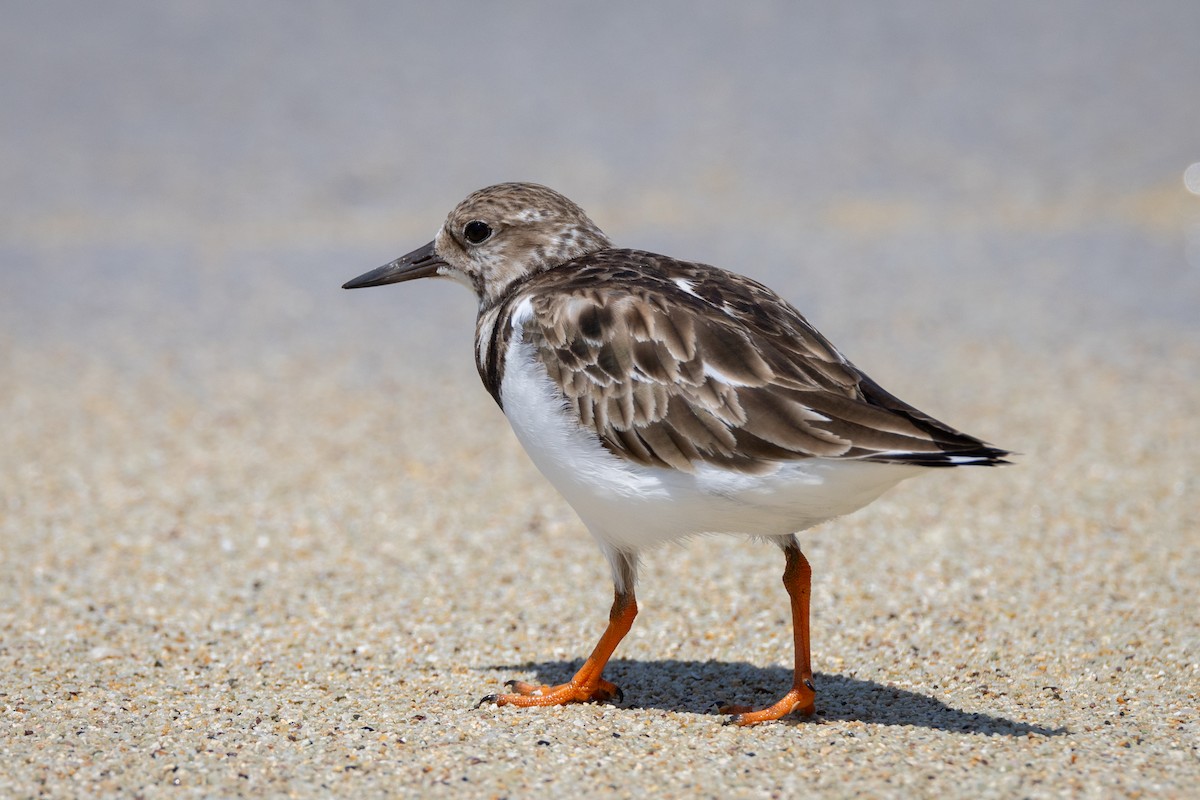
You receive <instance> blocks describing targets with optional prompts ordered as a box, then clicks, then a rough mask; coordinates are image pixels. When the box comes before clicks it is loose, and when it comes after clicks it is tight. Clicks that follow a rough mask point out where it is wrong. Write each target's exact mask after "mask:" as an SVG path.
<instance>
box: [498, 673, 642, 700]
mask: <svg viewBox="0 0 1200 800" xmlns="http://www.w3.org/2000/svg"><path fill="white" fill-rule="evenodd" d="M504 685H505V686H507V687H509V688H510V689H512V690H513V691H512V692H511V693H508V694H489V695H488V696H487V697H484V698H483V699H482V700H480V701H479V703H480V705H482V704H483V703H495V704H496V705H498V706H520V707H529V706H565V705H567V704H568V703H603V702H607V701H609V700H613V699H615V700H616V701H617V702H620V701H621V700H622V699H623V695H622V693H621V689H620V687H619V686H617V685H616V684H615V683H610V682H609V681H606V680H604V679H603V678H600V679H598V680H596V681H593V682H591V683H590V685H589V684H587V683H583V682H577V681H574V680H572V681H571V682H569V683H560V684H559V685H558V686H539V685H538V684H535V683H525V682H524V681H509V682H508V683H506V684H504Z"/></svg>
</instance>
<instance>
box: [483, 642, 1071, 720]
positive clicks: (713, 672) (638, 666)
mask: <svg viewBox="0 0 1200 800" xmlns="http://www.w3.org/2000/svg"><path fill="white" fill-rule="evenodd" d="M582 663H583V662H582V661H580V660H576V661H539V662H526V663H524V664H507V665H497V666H489V667H486V668H485V669H490V670H499V671H501V672H504V673H510V672H522V673H525V674H530V673H532V674H533V676H534V681H535V682H539V683H547V684H552V685H553V684H557V683H564V682H566V681H569V680H570V679H571V676H572V675H574V674H575V671H576V670H578V669H579V667H580V666H581V665H582ZM604 676H605V677H606V678H608V679H609V680H611V681H612V682H613V683H615V684H617V685H618V686H620V687H621V688H622V690H623V692H624V699H623V700H622V701H621V702H620V703H619V704H618V705H621V706H624V707H626V708H656V709H662V710H666V711H684V712H690V713H693V714H719V713H720V711H719V708H720V707H721V706H722V705H725V704H726V703H738V704H745V705H750V706H753V707H756V708H760V707H763V706H766V705H770V704H771V703H773V702H774V701H776V700H778V699H779V696H780V695H781V694H782V693H783V692H784V691H785V690H786V689H787V687H789V686H791V683H792V671H791V670H790V669H786V668H784V667H756V666H754V665H753V664H747V663H745V662H722V661H678V660H674V659H667V660H663V661H637V660H631V659H614V660H613V661H611V662H609V664H608V667H607V668H606V669H605V671H604ZM813 681H814V683H815V684H816V688H817V714H816V716H817V718H818V719H823V720H854V721H858V722H866V723H871V724H874V725H908V726H914V727H921V728H933V729H936V730H944V731H953V732H957V733H975V734H983V735H987V736H1026V735H1028V734H1035V735H1038V736H1060V735H1063V734H1065V733H1068V731H1067V729H1066V728H1048V727H1044V726H1042V725H1030V724H1028V723H1025V722H1017V721H1016V720H1011V719H1006V718H1005V717H1000V716H993V715H990V714H982V713H979V712H968V711H959V710H958V709H956V708H951V707H950V706H948V705H946V704H945V703H943V702H942V701H940V700H937V699H935V698H933V697H930V696H928V695H924V694H919V693H917V692H910V691H907V690H905V689H897V688H895V687H893V686H885V685H883V684H881V683H876V682H874V681H867V680H860V679H858V678H848V677H846V676H845V675H831V674H828V673H816V674H815V675H814V676H813ZM786 719H787V721H789V722H794V723H802V722H803V718H802V717H799V716H797V715H792V716H790V717H787V718H786Z"/></svg>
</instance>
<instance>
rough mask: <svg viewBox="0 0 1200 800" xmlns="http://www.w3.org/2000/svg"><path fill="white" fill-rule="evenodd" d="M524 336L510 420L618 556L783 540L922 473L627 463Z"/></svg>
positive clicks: (834, 463) (507, 367)
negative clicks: (575, 406)
mask: <svg viewBox="0 0 1200 800" xmlns="http://www.w3.org/2000/svg"><path fill="white" fill-rule="evenodd" d="M516 316H519V314H518V315H516ZM520 333H521V332H520V328H519V327H518V328H517V330H514V331H513V338H512V339H511V340H510V342H509V347H508V352H507V354H506V356H505V361H504V378H503V382H502V384H501V389H500V392H501V400H502V402H503V406H504V413H505V416H507V417H508V421H509V423H510V424H511V425H512V427H513V431H514V432H515V433H516V435H517V439H518V440H520V442H521V445H522V446H523V447H524V448H525V451H526V452H527V453H528V454H529V457H530V458H531V459H532V460H533V463H534V464H535V465H536V466H537V468H538V469H539V470H541V472H542V474H543V475H545V476H546V477H547V478H548V479H549V480H550V482H551V483H552V484H554V487H555V488H556V489H558V491H559V492H560V493H561V494H562V495H563V497H565V498H566V500H567V502H568V503H570V504H571V506H572V507H573V508H574V509H575V511H576V513H577V514H579V516H580V518H581V519H582V520H583V522H584V524H585V525H587V527H588V529H589V530H590V531H591V532H592V535H593V536H595V537H596V538H597V539H599V540H600V541H601V542H604V543H606V544H608V545H611V546H613V547H616V548H619V549H621V550H626V551H634V552H636V551H637V550H640V549H642V548H645V547H650V546H653V545H656V544H661V543H663V542H669V541H672V540H675V539H680V538H683V537H686V536H690V535H694V534H700V533H730V534H743V535H754V536H784V535H787V534H790V533H795V532H797V531H801V530H804V529H805V528H809V527H811V526H813V525H816V524H818V523H820V522H824V521H825V520H827V519H831V518H833V517H837V516H841V515H843V514H848V513H850V512H851V511H855V510H857V509H859V508H861V507H863V506H864V505H866V504H867V503H870V502H871V501H872V500H874V499H875V498H877V497H879V495H881V494H883V492H885V491H887V490H888V489H889V488H891V487H892V486H894V485H895V484H897V483H899V482H900V481H901V480H903V479H905V478H907V477H910V476H912V475H914V474H917V473H919V472H920V471H921V470H920V468H919V467H907V466H901V465H895V464H879V463H872V462H866V461H850V460H836V459H820V458H811V459H802V460H797V461H792V462H787V463H782V464H780V466H779V469H778V470H776V471H775V472H774V473H773V474H770V475H766V476H763V475H746V474H743V473H740V472H733V471H729V470H724V469H719V468H716V467H712V466H708V465H698V468H697V470H696V471H695V472H693V473H687V472H680V471H678V470H673V469H665V468H661V467H650V466H644V465H641V464H637V463H634V462H632V461H628V460H626V459H624V458H622V457H620V456H617V455H614V454H613V453H611V452H609V451H608V450H606V449H605V448H604V446H603V445H602V444H601V443H600V440H599V438H598V437H597V436H596V435H595V433H594V432H592V431H590V430H585V429H584V428H583V427H582V426H581V425H580V424H579V420H578V417H577V416H576V414H575V412H574V411H573V410H572V409H570V408H569V407H568V406H567V403H566V400H565V399H564V398H563V396H562V394H561V393H560V391H559V390H558V388H557V387H556V386H555V385H554V383H553V382H552V381H551V380H550V378H549V376H548V375H547V374H546V371H545V369H544V368H543V367H542V365H541V363H540V362H538V360H537V358H536V356H535V353H534V350H533V348H532V347H531V346H530V345H529V344H527V343H525V342H524V341H522V340H521V339H520V338H519V337H520Z"/></svg>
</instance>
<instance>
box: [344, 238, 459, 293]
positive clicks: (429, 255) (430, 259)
mask: <svg viewBox="0 0 1200 800" xmlns="http://www.w3.org/2000/svg"><path fill="white" fill-rule="evenodd" d="M445 266H449V265H448V264H447V263H446V262H445V261H442V260H441V259H440V258H438V257H437V253H435V252H434V251H433V242H430V243H429V244H427V245H425V246H424V247H418V248H417V249H416V250H413V251H412V252H411V253H409V254H408V255H406V256H400V257H399V258H397V259H396V260H395V261H393V262H392V263H390V264H384V265H383V266H382V267H380V268H379V269H373V270H371V271H370V272H365V273H363V274H362V275H359V276H358V277H357V278H355V279H354V280H352V281H346V282H345V283H343V284H342V288H343V289H363V288H366V287H367V286H383V285H384V284H388V283H400V282H401V281H415V280H416V279H417V278H428V277H430V276H432V275H437V274H438V273H437V271H438V267H445Z"/></svg>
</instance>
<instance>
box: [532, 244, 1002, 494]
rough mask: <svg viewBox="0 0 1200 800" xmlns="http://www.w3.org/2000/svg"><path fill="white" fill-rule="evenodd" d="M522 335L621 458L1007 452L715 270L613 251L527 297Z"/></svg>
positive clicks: (758, 465)
mask: <svg viewBox="0 0 1200 800" xmlns="http://www.w3.org/2000/svg"><path fill="white" fill-rule="evenodd" d="M518 294H519V295H520V296H521V297H522V298H523V299H528V301H529V306H528V308H529V309H530V311H531V313H529V314H528V315H527V318H526V319H525V321H524V326H523V330H522V332H521V335H522V336H523V337H524V338H525V339H526V340H527V341H529V342H531V343H532V344H533V346H534V347H535V348H536V352H537V354H538V357H539V358H540V360H541V362H542V364H543V365H544V366H545V368H546V370H547V372H548V373H549V375H550V377H551V379H552V380H553V381H554V382H555V383H556V384H557V385H558V386H559V387H560V388H561V390H562V392H563V395H564V396H565V397H566V400H567V402H568V403H569V404H570V405H571V407H573V408H574V409H575V410H576V412H577V413H578V414H579V418H580V420H581V421H582V423H583V424H584V425H585V426H586V427H588V428H591V429H593V430H595V431H596V433H597V435H598V436H599V437H600V440H601V441H602V442H603V444H604V446H605V447H607V448H608V449H609V450H610V451H612V452H614V453H617V454H620V455H622V456H625V457H627V458H629V459H632V460H634V461H636V462H639V463H642V464H648V465H657V466H664V467H672V468H675V469H680V470H685V471H691V470H693V469H694V468H695V465H696V464H699V463H707V464H712V465H716V466H720V467H723V468H726V469H734V470H738V471H743V472H748V473H757V472H763V471H766V470H769V469H772V468H773V467H774V465H775V464H777V463H778V462H780V461H788V460H794V459H799V458H810V457H826V458H853V459H869V460H877V461H894V462H907V463H916V464H923V465H928V466H952V465H955V464H958V463H999V460H1000V459H1001V458H1002V457H1003V456H1004V455H1005V452H1004V451H1002V450H999V449H997V448H992V447H989V446H987V445H985V444H984V443H982V442H980V441H979V440H978V439H975V438H972V437H970V436H967V435H966V434H963V433H960V432H958V431H956V430H954V429H952V428H950V427H948V426H946V425H943V424H942V423H940V422H937V421H936V420H934V419H932V418H930V417H928V416H926V415H924V414H922V413H921V412H919V411H917V410H916V409H914V408H912V407H911V406H908V405H907V404H905V403H903V402H902V401H900V400H898V399H897V398H895V397H893V396H892V395H890V394H888V393H887V392H885V391H884V390H883V389H882V388H880V387H879V386H878V385H877V384H876V383H874V382H873V381H872V380H871V379H870V378H868V377H867V376H866V375H864V374H863V373H862V372H860V371H859V370H858V369H857V368H856V367H855V366H854V365H853V364H851V363H850V362H849V361H847V360H846V359H845V358H844V357H843V356H842V355H841V354H840V353H838V352H837V350H836V349H834V347H833V346H832V345H831V344H830V343H829V342H828V341H827V340H826V339H825V338H824V337H823V336H822V335H821V334H820V333H818V332H817V330H816V329H815V328H813V327H812V326H811V325H809V323H808V322H807V321H806V320H805V319H804V318H803V317H802V316H801V315H800V314H799V312H797V311H796V310H795V309H794V308H792V307H791V306H790V305H789V304H788V303H786V302H785V301H783V300H782V299H780V298H779V297H778V296H777V295H776V294H775V293H774V292H772V291H771V290H770V289H767V288H766V287H765V286H763V285H761V284H759V283H756V282H755V281H752V280H750V279H748V278H743V277H741V276H738V275H734V274H732V273H728V272H724V271H722V270H718V269H716V268H713V267H708V266H705V265H702V264H693V263H688V262H682V261H678V260H675V259H671V258H667V257H665V256H659V255H655V254H652V253H644V252H640V251H633V250H603V251H600V252H598V253H593V254H591V255H588V256H585V257H583V258H581V259H577V260H576V261H574V262H570V263H569V264H566V265H564V266H563V267H560V268H558V269H554V270H550V271H548V272H545V273H541V274H539V275H537V276H535V277H534V278H533V279H532V280H531V281H530V282H529V284H527V285H526V286H525V287H523V289H522V290H521V291H520V292H518Z"/></svg>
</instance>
